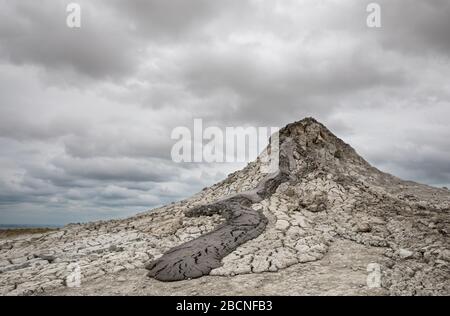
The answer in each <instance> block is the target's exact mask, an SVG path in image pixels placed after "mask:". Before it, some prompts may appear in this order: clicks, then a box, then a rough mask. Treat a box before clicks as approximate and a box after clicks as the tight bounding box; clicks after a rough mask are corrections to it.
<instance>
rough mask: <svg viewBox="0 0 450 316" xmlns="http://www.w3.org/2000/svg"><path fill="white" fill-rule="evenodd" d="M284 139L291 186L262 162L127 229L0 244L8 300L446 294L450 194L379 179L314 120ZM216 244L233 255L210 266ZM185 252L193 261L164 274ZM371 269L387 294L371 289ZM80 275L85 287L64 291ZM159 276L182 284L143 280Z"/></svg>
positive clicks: (217, 256) (104, 226) (74, 228)
mask: <svg viewBox="0 0 450 316" xmlns="http://www.w3.org/2000/svg"><path fill="white" fill-rule="evenodd" d="M285 140H287V142H286V145H285V146H287V147H288V149H289V150H286V151H285V150H283V149H282V150H281V152H282V153H283V154H284V155H285V156H284V158H283V159H280V164H281V166H280V170H281V173H282V174H283V175H287V176H288V177H287V178H277V179H278V180H277V181H275V182H270V183H271V184H270V185H268V186H267V187H266V189H265V190H262V191H261V190H260V188H261V186H262V187H265V184H266V183H269V182H266V180H265V179H267V175H265V174H262V173H260V166H261V162H260V160H259V159H258V160H257V161H255V162H252V163H250V164H249V165H248V166H247V167H246V168H244V169H243V170H241V171H238V172H235V173H233V174H231V175H230V176H229V177H228V178H227V179H226V180H224V181H222V182H220V183H218V184H216V185H213V186H212V187H210V188H206V189H204V190H203V191H202V192H200V193H198V194H197V195H195V196H193V197H191V198H189V199H186V200H184V201H180V202H177V203H173V204H171V205H168V206H166V207H162V208H159V209H156V210H151V211H149V212H146V213H142V214H139V215H136V216H134V217H130V218H128V219H124V220H113V221H103V222H95V223H88V224H82V225H69V226H66V227H64V228H63V229H61V230H60V231H57V232H50V233H45V234H40V235H30V236H21V237H17V238H14V239H8V240H0V294H2V295H59V294H80V295H81V294H125V295H126V294H148V295H151V294H159V295H172V294H205V295H210V294H218V295H219V294H230V295H231V294H246V295H254V294H255V295H257V294H286V295H295V294H335V295H348V294H357V295H449V294H450V284H449V280H450V269H449V261H450V249H449V244H450V243H449V235H448V234H449V223H450V192H449V191H448V190H447V189H439V188H433V187H429V186H426V185H421V184H418V183H414V182H409V181H403V180H401V179H398V178H396V177H394V176H392V175H389V174H386V173H383V172H381V171H379V170H377V169H376V168H374V167H372V166H370V165H369V164H368V163H367V162H366V161H364V159H363V158H361V157H360V156H358V155H357V154H356V152H355V151H354V150H353V149H352V148H351V147H350V146H349V145H347V144H345V143H344V142H342V141H341V140H340V139H338V138H337V137H335V136H334V135H333V134H332V133H331V132H330V131H329V130H328V129H326V128H325V127H324V126H323V125H321V124H320V123H318V122H317V121H315V120H314V119H310V118H308V119H304V120H302V121H299V122H296V123H293V124H290V125H288V126H286V127H285V128H284V129H283V130H282V131H281V132H280V143H281V145H282V144H283V143H284V141H285ZM282 164H284V165H282ZM275 176H276V175H275ZM258 188H259V189H258ZM254 189H256V190H254ZM255 192H260V194H257V193H255ZM243 196H244V197H245V198H243ZM233 197H234V199H233ZM236 197H239V198H238V199H237V200H236ZM231 202H233V203H235V204H230V203H231ZM218 203H219V204H218ZM220 203H222V204H220ZM211 206H213V207H212V208H211ZM218 206H220V207H218ZM208 210H209V211H208ZM239 212H246V214H247V215H248V216H250V217H251V220H249V221H250V223H251V225H247V222H248V221H247V220H248V218H245V220H244V224H245V225H244V226H246V229H244V230H240V231H239V233H238V234H236V236H238V235H239V236H240V237H239V238H238V239H236V240H235V238H231V239H230V236H232V234H233V237H236V236H234V234H235V233H232V232H233V231H235V228H236V227H237V226H239V225H236V224H239V223H235V222H233V219H236V218H235V217H234V216H238V215H239ZM255 216H256V217H255ZM238 217H239V216H238ZM244 217H245V216H244ZM240 223H241V224H242V222H240ZM223 234H224V235H223ZM210 236H212V237H213V238H209V237H210ZM227 238H228V239H227ZM216 242H219V244H226V245H227V247H224V249H225V248H226V249H225V251H222V252H216V253H213V254H214V256H212V257H210V256H208V255H206V256H205V253H204V252H206V249H208V247H210V246H211V245H213V247H214V245H216V244H215V243H216ZM186 245H188V246H189V247H187V248H184V249H188V251H187V252H185V253H184V254H185V257H184V258H193V260H190V261H189V260H187V261H185V263H186V264H185V265H184V266H183V267H181V266H178V267H177V269H168V270H164V269H166V268H165V267H166V265H165V264H166V263H167V264H170V265H172V266H173V263H175V262H177V260H180V259H181V258H183V256H180V252H179V249H183V247H184V246H186ZM216 246H217V245H216ZM197 250H198V251H197ZM199 251H200V254H199V255H197V257H196V258H195V255H196V254H197V253H198V252H199ZM202 251H203V253H202ZM208 252H209V251H208ZM209 254H211V253H209ZM193 255H194V257H192V256H193ZM196 259H197V260H196ZM199 263H200V264H199ZM373 263H375V264H378V265H379V266H380V268H381V284H380V285H381V286H380V287H379V288H369V287H368V286H367V283H366V278H367V276H368V273H369V272H368V271H367V266H368V265H369V264H373ZM161 264H162V266H161ZM158 265H159V267H160V268H159V269H155V270H153V271H154V273H153V274H152V268H153V267H156V266H158ZM170 265H169V266H170ZM74 267H75V268H78V269H79V271H80V273H81V286H80V287H79V288H69V287H67V285H68V284H67V280H68V279H67V277H68V276H70V275H72V274H73V273H74V269H75V268H74ZM145 267H147V268H148V269H150V270H149V271H148V270H146V269H145ZM180 267H181V269H180ZM162 268H164V269H162ZM161 269H162V270H161ZM158 271H160V272H161V271H164V272H163V273H162V274H161V276H160V277H159V279H161V280H169V281H170V280H181V281H177V282H161V281H158V280H156V279H154V278H149V277H148V276H146V275H147V273H148V272H150V276H153V277H156V278H158V273H156V272H158ZM191 277H192V278H195V279H191V280H182V279H185V278H191ZM197 277H198V278H197Z"/></svg>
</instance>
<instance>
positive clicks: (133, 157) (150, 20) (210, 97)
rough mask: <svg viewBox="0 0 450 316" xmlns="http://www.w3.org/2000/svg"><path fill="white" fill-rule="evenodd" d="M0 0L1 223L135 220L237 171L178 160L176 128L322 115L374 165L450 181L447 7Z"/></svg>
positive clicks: (394, 0) (409, 0)
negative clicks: (70, 13) (376, 24)
mask: <svg viewBox="0 0 450 316" xmlns="http://www.w3.org/2000/svg"><path fill="white" fill-rule="evenodd" d="M69 2H72V1H65V0H61V1H53V0H42V1H31V0H23V1H8V0H0V4H1V7H2V10H1V11H0V148H1V151H0V173H1V177H0V223H66V222H69V221H84V220H93V219H101V218H115V217H119V216H127V215H130V214H133V213H136V212H138V211H142V210H145V209H149V208H152V207H157V206H159V205H163V204H166V203H169V202H171V201H174V200H177V199H181V198H183V197H186V196H189V195H191V194H193V193H195V192H197V191H199V190H201V189H202V188H203V187H205V186H208V185H211V184H213V183H214V182H217V181H219V180H221V179H223V178H224V177H225V176H226V175H227V174H228V173H229V172H232V171H234V170H236V169H238V168H240V167H242V164H217V165H211V164H206V163H205V164H176V163H174V162H172V160H171V158H170V150H171V148H172V145H173V144H174V142H175V140H173V139H171V138H170V135H171V131H172V130H173V128H175V127H177V126H186V127H189V128H192V122H193V119H194V118H202V119H203V121H204V125H205V126H208V125H209V126H211V125H215V126H219V127H225V126H240V125H243V126H249V125H255V126H279V127H281V126H283V125H285V124H287V123H290V122H292V121H294V120H298V119H301V118H303V117H305V116H314V117H316V118H317V119H318V120H320V121H322V122H323V123H324V124H325V125H327V126H328V127H329V128H330V129H331V130H332V131H333V132H335V133H336V134H337V135H338V136H339V137H341V138H343V139H344V140H345V141H346V142H348V143H350V144H351V145H352V146H354V147H355V149H356V150H357V151H358V152H359V153H360V154H361V155H363V156H364V157H365V158H367V159H368V160H369V161H370V162H371V163H373V164H374V165H375V166H377V167H379V168H381V169H382V170H384V171H387V172H391V173H394V174H395V175H398V176H401V177H403V178H406V179H410V180H416V181H421V182H424V183H428V184H431V185H436V186H444V185H445V186H449V184H450V170H449V164H448V157H450V147H449V143H448V141H447V140H448V139H449V137H450V128H449V123H448V119H447V118H448V117H450V84H449V81H448V78H449V77H450V67H449V63H450V60H449V54H448V52H449V51H450V38H449V37H448V34H449V32H450V22H449V19H448V16H449V15H450V3H449V2H448V1H444V0H435V1H428V2H425V1H420V0H389V1H388V0H380V1H376V2H377V3H379V4H380V6H381V22H382V27H381V28H375V29H374V28H368V27H367V25H366V17H367V14H368V13H367V12H366V5H367V4H368V3H369V2H372V1H359V0H352V1H345V2H337V1H332V0H329V1H315V0H302V1H285V0H278V1H277V0H273V1H237V0H236V1H234V0H233V1H209V0H193V1H185V0H149V1H144V0H130V1H120V0H102V1H87V0H82V1H75V2H78V3H79V4H80V5H81V8H82V18H81V28H79V29H70V28H68V27H67V26H66V24H65V23H66V22H65V21H66V16H67V13H66V5H67V4H68V3H69Z"/></svg>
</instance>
